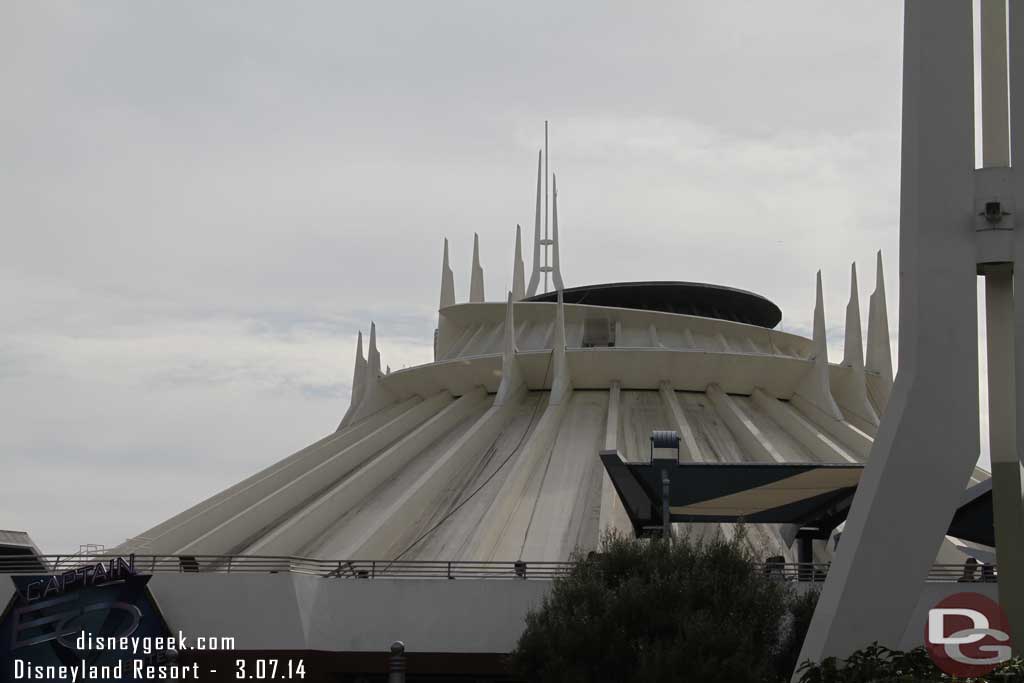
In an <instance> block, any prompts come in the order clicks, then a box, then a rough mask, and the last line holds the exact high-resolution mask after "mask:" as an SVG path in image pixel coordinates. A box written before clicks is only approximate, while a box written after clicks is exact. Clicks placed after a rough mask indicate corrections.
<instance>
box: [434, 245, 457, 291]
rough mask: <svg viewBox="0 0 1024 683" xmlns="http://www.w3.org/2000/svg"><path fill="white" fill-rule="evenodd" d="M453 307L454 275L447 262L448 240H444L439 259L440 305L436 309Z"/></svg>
mask: <svg viewBox="0 0 1024 683" xmlns="http://www.w3.org/2000/svg"><path fill="white" fill-rule="evenodd" d="M454 305H455V273H453V272H452V269H451V266H450V265H449V261H448V238H447V237H445V238H444V256H443V257H442V259H441V303H440V306H439V307H438V308H448V307H449V306H454Z"/></svg>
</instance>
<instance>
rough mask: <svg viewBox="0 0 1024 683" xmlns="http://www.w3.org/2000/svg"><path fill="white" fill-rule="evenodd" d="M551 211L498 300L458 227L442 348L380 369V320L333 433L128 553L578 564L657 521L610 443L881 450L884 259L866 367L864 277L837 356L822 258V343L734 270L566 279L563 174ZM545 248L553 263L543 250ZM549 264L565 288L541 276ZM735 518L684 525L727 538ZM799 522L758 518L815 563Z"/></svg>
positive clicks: (779, 540)
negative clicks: (609, 541)
mask: <svg viewBox="0 0 1024 683" xmlns="http://www.w3.org/2000/svg"><path fill="white" fill-rule="evenodd" d="M538 166H539V164H538ZM540 186H541V183H540V179H539V178H538V189H539V188H540ZM540 205H541V202H540V196H539V194H538V197H537V202H536V206H537V207H538V209H539V207H540ZM553 208H554V211H555V213H554V216H555V220H554V221H553V224H552V226H553V228H554V230H553V232H552V238H551V239H545V238H540V237H539V235H540V231H539V229H537V228H538V227H539V225H540V224H541V221H540V217H539V214H538V215H537V216H536V217H535V238H534V242H535V244H534V245H533V247H534V249H533V255H534V259H533V260H534V263H533V270H532V275H531V278H530V281H529V284H528V286H527V285H526V283H525V273H524V272H523V269H524V268H523V260H522V243H521V234H520V231H519V229H518V227H517V232H516V241H515V251H514V254H513V256H514V257H513V258H512V259H511V261H512V268H513V272H512V277H511V281H512V282H513V291H512V292H509V293H508V296H505V297H502V299H501V300H498V301H486V300H485V296H484V287H483V271H482V268H481V265H480V254H479V237H478V236H476V235H474V239H473V259H472V267H471V269H470V276H471V277H470V294H469V300H468V301H464V302H457V301H456V300H455V291H454V279H453V274H452V271H451V268H450V265H449V255H448V245H447V241H445V244H444V250H443V259H442V260H443V263H442V268H441V273H442V277H441V293H440V302H441V306H440V310H439V313H438V322H437V329H436V332H435V339H434V355H435V357H434V361H433V362H431V363H427V364H425V365H420V366H417V367H411V368H403V369H401V370H396V371H394V372H390V373H383V372H381V369H380V368H381V359H380V353H379V351H378V347H377V343H378V342H377V330H376V326H375V325H373V324H371V326H370V340H369V352H368V354H367V358H366V360H363V356H362V348H361V346H360V347H359V348H358V349H357V352H356V364H357V367H356V372H355V379H356V381H355V382H354V385H353V392H352V403H351V405H350V406H349V407H348V409H347V412H346V413H345V419H344V420H343V422H342V424H341V426H340V427H339V429H338V430H337V431H336V432H334V433H332V434H329V435H327V436H326V437H324V438H323V439H321V440H319V441H317V442H315V443H313V444H312V445H310V446H309V447H307V448H305V449H303V450H301V451H299V452H298V453H295V454H293V455H291V456H289V457H288V458H285V459H284V460H282V461H281V462H279V463H277V464H276V465H273V466H271V467H269V468H267V469H266V470H264V471H263V472H261V473H259V474H257V475H254V476H252V477H250V478H249V479H247V480H245V481H243V482H241V483H239V484H237V485H235V486H233V487H231V488H229V489H227V490H226V491H224V492H222V493H220V494H217V495H216V496H214V497H213V498H211V499H209V500H208V501H205V502H203V503H200V504H199V505H197V506H195V507H194V508H192V509H190V510H188V511H186V512H184V513H182V514H180V515H178V516H176V517H174V518H172V519H170V520H168V521H166V522H164V523H163V524H160V525H158V526H157V527H154V528H153V529H150V530H148V531H146V532H144V533H143V534H141V535H140V536H139V537H137V538H134V539H132V540H131V541H130V542H129V543H128V544H127V545H126V546H125V549H130V550H133V551H135V552H138V553H147V554H148V553H152V554H167V555H188V556H200V555H229V554H248V555H272V556H302V557H310V558H317V559H321V560H350V559H353V558H359V559H371V560H382V561H390V560H395V559H402V560H416V559H421V560H443V561H453V562H457V561H470V560H472V561H512V560H516V561H518V560H522V561H563V560H566V559H568V557H569V556H570V554H571V553H572V552H573V550H574V549H577V548H582V549H588V548H594V547H596V546H597V544H598V540H599V537H600V535H601V533H602V532H603V531H604V530H605V529H607V528H609V527H615V528H617V529H619V530H620V531H623V532H626V533H634V532H637V533H640V532H642V531H643V529H642V526H643V523H642V520H641V521H638V518H637V516H636V515H635V514H632V515H630V514H626V510H625V509H624V508H623V507H622V505H621V503H622V501H621V500H620V495H621V494H622V491H620V490H618V489H617V486H618V484H616V485H610V484H611V483H614V482H610V480H609V474H608V473H607V471H606V469H605V467H604V466H603V465H602V461H601V458H600V457H598V453H599V452H601V451H606V452H610V451H617V453H618V455H619V458H620V459H621V461H623V462H625V463H641V462H646V461H648V460H649V458H650V454H651V443H650V436H651V433H652V432H653V431H654V430H665V429H669V430H674V431H676V432H677V433H678V434H679V435H680V450H679V457H680V461H681V462H684V463H685V462H693V463H705V464H713V463H733V464H737V463H745V462H746V463H769V464H773V465H780V464H787V463H788V464H811V465H821V464H835V465H842V466H845V467H849V466H851V465H857V464H860V463H863V462H864V461H865V459H866V458H867V457H868V454H869V453H870V450H871V445H872V442H873V439H874V435H875V430H876V429H877V425H878V415H881V414H882V412H883V410H884V405H883V404H882V401H884V398H885V397H886V396H888V393H889V392H888V389H889V385H890V384H891V382H892V374H891V368H889V367H886V363H887V361H888V352H887V351H888V349H887V341H888V334H887V332H886V331H885V330H882V329H879V326H880V325H881V324H884V323H885V321H886V314H885V310H884V306H885V299H884V293H882V290H881V287H882V280H881V266H880V262H879V266H878V272H879V278H878V284H877V288H878V291H879V292H880V293H879V294H876V295H875V296H873V297H872V301H871V304H872V305H871V315H870V328H869V335H868V362H866V363H865V361H864V351H863V348H862V346H863V342H862V337H861V332H860V309H859V303H858V302H859V294H858V292H857V281H856V275H855V272H854V273H852V275H851V280H852V285H853V290H852V292H851V300H850V305H849V307H848V308H847V348H846V353H845V355H844V358H843V361H842V362H840V363H829V361H828V358H827V344H826V339H825V331H826V324H825V311H824V308H823V304H822V301H823V297H822V288H821V276H820V273H819V275H818V278H817V291H816V293H815V296H816V303H815V306H814V315H813V319H814V325H813V330H814V334H813V338H806V337H803V336H800V335H796V334H792V333H788V332H783V331H780V330H777V329H774V328H775V326H776V325H777V324H778V322H779V321H780V319H781V311H780V310H779V308H778V307H777V306H776V305H775V304H773V303H772V302H771V301H769V300H767V299H765V298H764V297H761V296H759V295H757V294H753V293H750V292H745V291H740V290H736V289H731V288H728V287H723V286H718V285H710V284H697V283H690V282H665V281H658V282H635V283H629V282H626V283H622V282H618V283H599V284H589V285H583V286H577V287H572V288H564V286H563V280H562V273H561V263H560V261H561V257H562V256H563V254H561V253H560V250H559V245H558V236H559V224H558V220H557V210H558V209H557V190H556V194H555V199H554V202H553ZM538 239H539V240H540V241H541V242H542V243H541V244H538V243H537V242H538ZM549 247H550V248H551V251H552V253H553V258H552V259H551V260H550V264H551V265H550V266H545V265H542V263H541V259H540V255H541V253H542V252H546V251H547V249H548V248H549ZM545 261H547V259H546V258H545ZM545 273H550V275H551V276H552V277H551V278H550V279H551V281H552V282H553V284H554V285H555V287H556V289H555V290H554V291H549V292H538V291H537V289H538V283H539V282H541V281H542V280H543V278H542V275H543V274H545ZM524 290H525V291H524ZM360 344H361V342H360ZM883 346H885V347H886V348H884V349H882V351H879V349H880V348H881V347H883ZM879 359H881V360H879ZM857 473H858V475H857V476H859V469H858V470H857ZM980 476H984V474H983V473H979V477H980ZM855 484H856V481H855V480H853V485H855ZM627 508H628V506H627ZM673 510H675V508H673ZM742 514H746V513H742ZM736 515H737V516H740V515H741V513H740V512H737V513H736ZM682 518H683V519H687V520H692V519H696V518H695V517H692V516H686V515H685V514H684V515H683V516H682ZM723 519H725V518H715V520H716V521H715V523H711V524H700V523H693V522H691V521H688V522H687V524H690V525H691V527H692V529H693V530H699V531H701V532H702V533H707V532H709V530H710V531H713V532H716V533H717V532H721V531H724V532H725V533H730V529H731V525H730V524H728V523H724V524H723V523H721V522H722V520H723ZM755 519H756V518H755ZM772 519H774V518H772ZM792 526H793V525H792V524H790V525H788V527H792ZM788 527H787V525H785V524H781V523H770V524H769V523H763V524H751V525H750V541H751V543H752V544H754V546H755V547H756V549H757V552H758V553H759V554H761V555H763V556H765V557H769V556H782V557H783V558H786V559H788V560H790V561H792V560H796V559H797V558H798V557H800V558H801V559H803V560H807V559H810V556H809V554H808V553H809V552H810V551H809V549H808V547H805V548H804V550H803V552H802V553H800V552H799V551H798V550H797V547H796V546H797V544H795V543H794V535H795V534H796V531H795V530H794V529H792V528H788ZM676 530H677V531H679V528H678V527H677V529H676ZM816 538H819V541H818V542H817V543H816V544H815V545H814V546H813V556H814V557H815V558H816V559H818V560H827V559H828V557H829V554H830V550H831V549H830V548H829V547H828V544H827V543H826V542H823V541H822V540H820V538H821V537H816Z"/></svg>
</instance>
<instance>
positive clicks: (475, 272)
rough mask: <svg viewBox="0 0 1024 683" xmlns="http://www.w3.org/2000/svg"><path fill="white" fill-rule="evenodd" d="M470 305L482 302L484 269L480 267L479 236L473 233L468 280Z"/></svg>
mask: <svg viewBox="0 0 1024 683" xmlns="http://www.w3.org/2000/svg"><path fill="white" fill-rule="evenodd" d="M469 301H470V303H483V301H484V269H483V268H482V267H481V266H480V235H478V234H476V233H475V232H474V233H473V269H472V271H471V273H470V280H469Z"/></svg>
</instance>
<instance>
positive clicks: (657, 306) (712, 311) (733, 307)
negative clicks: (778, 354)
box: [525, 282, 782, 329]
mask: <svg viewBox="0 0 1024 683" xmlns="http://www.w3.org/2000/svg"><path fill="white" fill-rule="evenodd" d="M562 295H563V298H564V300H565V303H567V304H588V305H591V306H613V307H616V308H633V309H639V310H644V311H662V312H665V313H682V314H685V315H699V316H701V317H703V318H717V319H719V320H733V321H735V322H741V323H747V324H748V325H758V326H760V327H767V328H769V329H771V328H773V327H775V326H776V325H778V324H779V321H780V320H782V311H781V310H780V309H779V307H778V306H776V305H775V304H774V303H772V302H771V301H769V300H768V299H766V298H764V297H763V296H761V295H759V294H754V293H753V292H746V291H744V290H742V289H733V288H732V287H722V286H720V285H709V284H704V283H701V282H613V283H609V284H601V285H587V286H585V287H572V288H570V289H565V290H563V291H562ZM556 297H557V294H556V293H555V292H545V293H544V294H538V295H536V296H532V297H528V298H526V299H525V301H556Z"/></svg>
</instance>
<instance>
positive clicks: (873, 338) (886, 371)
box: [865, 250, 893, 386]
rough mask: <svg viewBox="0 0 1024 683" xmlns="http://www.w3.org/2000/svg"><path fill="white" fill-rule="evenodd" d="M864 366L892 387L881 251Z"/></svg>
mask: <svg viewBox="0 0 1024 683" xmlns="http://www.w3.org/2000/svg"><path fill="white" fill-rule="evenodd" d="M865 365H866V366H867V369H868V370H870V371H872V372H877V373H878V374H879V375H881V377H882V379H883V380H885V381H886V382H888V384H889V385H890V386H891V385H892V377H893V375H892V350H891V348H890V346H889V315H888V313H887V312H886V306H885V276H884V274H883V273H882V252H881V250H879V252H878V265H877V267H876V269H875V291H874V293H873V294H872V295H871V300H870V302H869V304H868V352H867V359H866V362H865Z"/></svg>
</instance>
